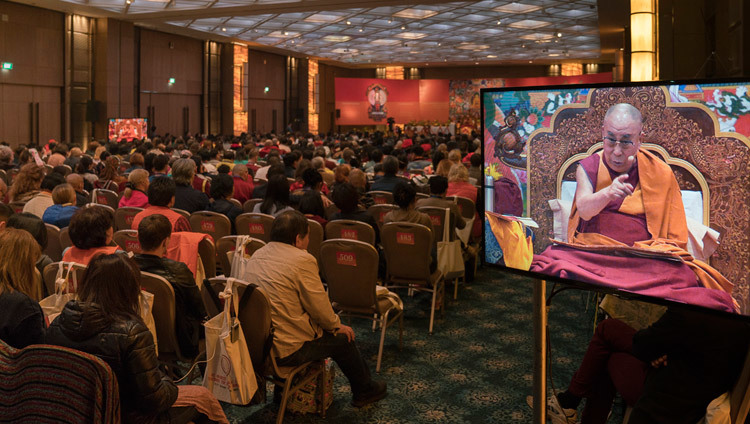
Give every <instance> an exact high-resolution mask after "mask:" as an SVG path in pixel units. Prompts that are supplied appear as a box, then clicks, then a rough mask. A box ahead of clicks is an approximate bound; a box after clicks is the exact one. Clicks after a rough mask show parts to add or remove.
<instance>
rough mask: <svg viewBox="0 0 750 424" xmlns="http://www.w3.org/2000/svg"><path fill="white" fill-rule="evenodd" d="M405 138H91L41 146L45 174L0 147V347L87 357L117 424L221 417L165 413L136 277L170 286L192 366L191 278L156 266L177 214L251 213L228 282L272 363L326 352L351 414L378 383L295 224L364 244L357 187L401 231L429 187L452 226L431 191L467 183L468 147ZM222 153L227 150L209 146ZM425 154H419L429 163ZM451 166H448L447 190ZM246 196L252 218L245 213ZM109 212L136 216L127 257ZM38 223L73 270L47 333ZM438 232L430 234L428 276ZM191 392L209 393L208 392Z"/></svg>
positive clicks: (371, 398)
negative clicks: (116, 408)
mask: <svg viewBox="0 0 750 424" xmlns="http://www.w3.org/2000/svg"><path fill="white" fill-rule="evenodd" d="M414 138H417V137H414ZM418 139H419V142H418V143H417V144H415V145H412V140H411V139H408V138H407V136H405V135H402V136H398V137H388V138H386V137H384V135H383V134H381V133H375V134H349V135H347V136H343V137H334V136H329V137H316V136H310V135H304V137H303V135H302V134H296V135H293V134H287V135H286V136H285V137H280V138H277V137H276V136H273V135H266V136H262V135H245V134H243V135H242V136H241V137H235V138H226V137H223V138H222V137H190V138H187V139H183V138H175V137H170V136H167V137H164V138H158V137H156V138H154V139H153V140H134V141H122V142H120V143H107V144H100V143H97V142H92V143H89V144H88V146H86V149H85V150H84V149H82V148H81V147H78V146H68V145H66V144H64V143H54V142H51V143H49V144H48V145H47V146H44V149H43V151H42V153H43V154H42V158H43V159H44V160H45V161H46V162H47V163H46V165H47V166H40V165H38V164H37V163H35V161H34V160H33V159H32V157H31V155H30V154H29V152H28V149H27V148H26V147H24V146H22V147H19V148H18V149H16V150H15V151H13V150H12V149H10V148H9V147H8V146H5V145H0V168H2V171H3V173H2V174H0V182H2V187H4V189H3V192H2V193H1V194H2V196H3V197H2V198H1V199H0V201H1V202H0V305H1V306H3V308H2V312H0V340H2V341H3V342H5V343H7V344H8V345H10V346H12V347H14V348H18V349H21V348H24V347H26V346H28V345H31V344H39V343H46V344H56V345H61V346H67V347H71V348H74V349H78V350H81V351H84V352H88V353H91V354H94V355H96V356H98V357H100V358H101V359H103V360H104V361H105V362H106V363H107V364H108V365H109V366H110V367H111V369H112V371H113V373H114V375H115V376H116V377H117V380H118V382H119V387H120V400H121V408H122V417H123V419H124V420H125V421H127V422H189V421H194V422H210V421H218V422H225V420H226V418H225V417H223V415H221V414H220V416H216V415H210V414H203V413H201V412H199V410H198V409H196V408H195V407H185V406H182V407H176V406H174V405H176V404H180V403H179V402H178V400H179V399H180V398H181V396H182V395H181V393H182V392H181V390H182V387H183V386H177V385H176V384H175V382H174V381H172V379H171V378H170V377H169V376H168V375H167V374H165V373H164V370H163V368H161V367H160V365H159V360H158V355H157V349H156V346H155V342H154V338H153V336H152V333H151V332H150V331H149V330H148V329H147V327H146V325H145V322H144V320H143V318H142V316H141V313H140V310H141V303H140V300H139V293H140V281H141V272H147V273H151V274H156V275H157V276H160V277H163V278H164V279H165V280H166V281H167V282H168V283H170V284H171V285H172V288H173V290H174V295H175V335H176V339H177V342H178V344H179V348H180V351H181V352H182V354H183V355H185V356H186V357H195V356H196V355H198V353H199V351H200V346H201V343H203V339H204V337H205V336H204V330H203V323H204V322H205V321H206V320H207V319H208V318H210V317H209V316H208V314H207V312H206V307H205V306H204V303H203V302H204V299H203V298H202V296H201V290H200V288H199V285H198V284H197V283H196V275H197V274H195V272H194V271H191V269H190V268H189V267H188V265H187V264H186V263H183V262H179V261H175V260H173V259H169V258H168V257H167V256H170V255H168V249H169V247H170V240H171V239H172V238H174V237H176V236H174V234H173V233H180V232H201V231H200V229H195V228H191V224H190V221H189V219H188V218H187V217H188V216H189V215H190V214H194V213H196V212H200V211H209V212H215V213H218V214H221V215H224V216H226V217H227V218H228V219H229V221H230V222H231V224H232V234H236V233H237V232H238V231H237V228H236V225H235V222H236V220H237V217H238V216H240V215H241V214H242V213H243V212H244V211H250V210H251V211H252V212H254V213H262V214H266V215H271V216H273V217H275V219H274V220H273V226H272V228H271V234H270V241H269V242H268V243H267V244H266V245H265V246H264V247H262V248H260V249H259V250H257V251H256V252H255V253H254V254H253V256H252V257H251V258H250V260H251V261H252V263H253V265H254V266H252V267H251V269H252V272H248V273H247V274H246V275H243V276H242V278H241V279H242V280H244V281H246V282H247V283H254V284H257V285H258V286H259V287H260V288H261V290H262V291H263V292H264V293H265V295H266V296H267V297H268V298H269V301H270V304H271V314H272V320H273V326H274V329H275V336H274V342H273V349H274V353H275V354H276V357H277V358H278V362H279V364H281V365H296V364H300V363H303V362H307V361H310V360H317V359H324V358H327V357H331V358H333V360H334V361H335V362H336V363H337V364H338V365H339V367H340V368H341V370H342V371H343V373H344V375H345V376H346V377H347V378H348V379H349V382H350V385H351V389H352V404H353V405H354V406H355V407H362V406H365V405H367V404H370V403H373V402H376V401H378V400H380V399H382V398H383V397H385V396H386V394H387V389H386V384H385V382H383V381H377V380H374V379H373V378H372V377H371V376H370V369H369V366H368V364H367V362H366V361H365V360H364V358H363V357H362V355H361V354H360V352H359V350H358V348H357V345H356V343H355V334H354V331H353V330H352V329H351V327H348V326H346V325H343V324H342V323H341V322H340V320H339V318H338V316H337V315H336V314H335V313H334V310H333V307H332V305H331V302H330V300H329V299H328V295H327V294H326V292H325V290H324V286H323V284H322V282H321V280H320V270H319V268H318V261H317V260H315V258H314V257H313V256H312V255H310V254H309V253H308V252H307V247H308V243H309V241H310V233H309V226H308V225H309V224H308V220H313V221H316V222H318V223H319V224H321V226H322V227H325V226H326V225H327V223H328V222H330V221H335V220H339V219H347V220H355V221H359V222H362V223H365V224H367V225H369V226H371V227H372V229H373V230H374V233H375V243H376V247H380V246H379V244H380V231H379V221H380V223H382V221H383V216H380V217H379V219H377V218H376V217H374V216H373V215H372V214H371V213H368V207H371V206H373V205H374V204H375V200H374V198H373V196H371V194H370V193H368V192H369V191H373V190H381V191H387V192H390V193H392V196H393V199H394V203H395V204H396V205H398V207H396V206H394V209H393V210H392V211H391V212H389V213H388V214H387V215H386V216H385V222H391V221H394V222H417V223H422V224H424V225H425V226H427V227H428V228H430V229H432V224H431V221H430V218H429V217H427V215H425V214H422V213H420V212H418V211H416V210H415V206H416V205H417V204H416V194H417V192H418V191H422V192H425V193H427V192H430V191H431V192H432V193H433V197H434V200H432V199H428V200H429V201H428V202H427V204H429V205H431V206H435V205H443V206H445V207H447V208H450V211H451V216H452V220H454V221H455V223H456V226H457V227H458V228H462V227H463V226H464V225H465V223H464V220H463V218H462V217H461V216H460V214H459V213H458V212H457V210H456V205H455V203H452V202H450V201H448V200H445V195H446V192H448V193H450V190H451V187H452V186H454V185H460V184H462V183H465V184H468V178H466V175H467V169H468V168H469V166H470V163H471V161H472V159H471V158H472V156H475V157H478V155H475V152H476V151H477V149H478V142H477V141H476V140H470V139H469V138H467V137H466V136H462V137H459V139H458V140H456V138H455V137H450V136H446V137H444V136H442V135H439V136H433V135H422V136H419V137H418ZM227 142H229V144H230V145H231V149H227V150H225V149H224V146H225V145H226V143H227ZM426 150H427V151H432V152H434V154H433V155H432V156H431V159H432V160H430V157H428V156H425V151H426ZM449 158H452V160H451V159H449ZM474 161H476V159H474ZM454 167H455V168H461V169H462V171H458V170H457V171H455V172H453V173H454V174H456V175H457V177H456V178H455V179H450V180H449V179H448V178H446V177H448V174H449V173H451V170H452V168H454ZM433 169H435V170H438V169H440V170H443V169H447V171H446V175H445V176H436V177H435V178H434V181H435V182H431V183H429V184H428V179H427V177H425V176H424V175H428V176H431V174H433V173H435V172H433ZM407 170H408V171H407ZM416 171H421V172H416ZM451 175H452V174H451ZM469 185H470V184H469ZM470 188H473V192H472V190H470V189H469V190H467V189H463V191H461V193H462V194H464V195H467V197H470V198H471V199H472V200H473V201H475V202H476V200H477V188H476V187H474V186H473V185H471V187H470ZM94 190H102V192H101V193H100V194H101V195H102V196H103V195H104V194H107V192H106V190H109V191H112V192H114V193H115V194H116V195H117V196H118V198H117V201H116V202H115V203H114V204H112V203H111V202H107V205H106V206H104V207H102V206H100V205H97V203H99V199H100V197H99V196H96V195H94V196H92V192H93V191H94ZM467 193H468V194H467ZM254 199H257V200H254ZM248 201H253V203H252V208H247V209H246V208H244V207H243V206H247V205H245V203H246V202H248ZM119 208H139V209H140V211H138V212H137V214H135V215H134V216H133V217H132V222H130V223H129V225H130V228H129V229H132V230H137V238H138V242H139V244H140V250H139V251H138V252H136V254H135V255H133V254H132V253H131V254H129V253H128V252H125V247H121V246H118V245H116V244H115V242H114V235H115V229H116V228H115V213H113V210H117V209H119ZM136 211H137V209H136ZM46 224H49V225H51V226H54V227H56V228H57V229H58V230H63V231H65V232H66V233H67V237H68V238H69V243H70V245H65V244H63V245H62V246H63V248H64V250H63V252H62V255H61V258H62V260H63V261H65V262H75V263H77V264H80V265H82V266H85V270H84V271H83V277H82V279H80V278H79V281H78V283H77V287H75V299H74V300H71V301H69V302H68V303H67V304H66V305H65V306H64V308H63V310H62V313H61V314H60V315H59V316H56V317H54V318H53V319H52V321H51V322H49V321H50V320H49V317H47V316H45V313H44V312H43V310H42V308H41V307H40V304H39V302H40V300H42V299H43V298H45V297H46V296H49V295H51V294H53V293H49V291H50V290H49V289H48V288H47V287H46V285H45V284H42V278H41V276H42V275H44V270H45V267H47V265H50V264H52V263H53V259H52V258H51V257H50V256H49V255H47V254H45V252H47V251H48V247H49V246H52V244H51V243H52V241H55V242H57V240H50V239H49V237H51V236H50V234H53V235H54V234H56V233H50V232H49V231H48V226H47V225H46ZM54 227H52V228H54ZM120 229H122V228H120ZM54 237H57V236H56V235H54ZM440 237H441V235H433V248H432V258H431V259H429V260H430V262H431V269H432V270H434V269H435V267H436V253H435V246H434V244H435V243H436V242H437V240H438V239H439V238H440ZM473 241H474V242H476V241H477V239H476V238H474V239H473ZM60 243H63V238H62V237H61V238H60ZM128 250H129V249H128ZM50 255H52V253H51V252H50ZM53 256H54V255H53ZM9 258H13V260H9ZM59 258H60V256H58V259H59ZM381 262H382V261H381ZM290 264H291V265H293V266H291V267H290V266H289V265H290ZM381 271H382V270H381ZM227 275H228V273H227ZM311 324H312V326H311ZM160 339H161V338H160ZM178 388H179V390H178ZM204 395H205V396H206V397H208V398H212V395H211V394H210V392H207V391H206V393H205V394H204ZM176 402H177V403H176ZM213 402H215V398H213ZM202 412H205V411H202Z"/></svg>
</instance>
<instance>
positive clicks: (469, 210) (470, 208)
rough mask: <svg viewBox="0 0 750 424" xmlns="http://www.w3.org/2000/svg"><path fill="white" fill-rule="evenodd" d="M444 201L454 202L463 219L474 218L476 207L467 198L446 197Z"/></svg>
mask: <svg viewBox="0 0 750 424" xmlns="http://www.w3.org/2000/svg"><path fill="white" fill-rule="evenodd" d="M446 199H448V200H450V201H455V202H456V204H457V205H458V210H459V212H461V216H462V217H463V218H465V219H471V218H474V217H475V216H476V213H477V205H476V204H474V201H473V200H471V199H469V198H467V197H461V196H448V197H446Z"/></svg>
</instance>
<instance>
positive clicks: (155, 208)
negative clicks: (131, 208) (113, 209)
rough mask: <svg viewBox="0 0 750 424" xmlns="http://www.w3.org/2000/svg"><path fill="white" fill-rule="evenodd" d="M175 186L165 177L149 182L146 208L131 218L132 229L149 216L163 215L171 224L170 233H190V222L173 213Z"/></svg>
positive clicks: (135, 228) (172, 181)
mask: <svg viewBox="0 0 750 424" xmlns="http://www.w3.org/2000/svg"><path fill="white" fill-rule="evenodd" d="M175 190H176V185H175V183H174V180H172V179H171V178H169V177H167V176H163V175H162V176H159V177H156V178H155V179H153V180H152V181H151V183H150V184H149V186H148V206H146V208H145V209H144V210H142V211H140V212H138V214H137V215H136V216H135V217H134V218H133V224H132V227H131V228H132V229H134V230H137V229H138V225H139V224H140V223H141V220H142V219H143V218H145V217H147V216H149V215H153V214H160V215H164V216H166V217H167V219H169V222H171V223H172V232H173V233H177V232H180V231H190V230H191V229H190V222H188V220H187V218H185V217H184V216H182V215H180V214H179V213H177V212H175V211H173V210H172V209H171V208H172V207H173V206H174V194H175Z"/></svg>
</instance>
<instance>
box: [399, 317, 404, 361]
mask: <svg viewBox="0 0 750 424" xmlns="http://www.w3.org/2000/svg"><path fill="white" fill-rule="evenodd" d="M403 346H404V311H400V312H399V315H398V351H399V352H401V349H402V348H403Z"/></svg>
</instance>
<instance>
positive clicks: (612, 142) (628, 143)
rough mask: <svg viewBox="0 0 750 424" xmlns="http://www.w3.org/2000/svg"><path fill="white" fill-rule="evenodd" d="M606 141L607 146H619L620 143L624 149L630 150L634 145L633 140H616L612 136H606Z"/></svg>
mask: <svg viewBox="0 0 750 424" xmlns="http://www.w3.org/2000/svg"><path fill="white" fill-rule="evenodd" d="M604 143H605V144H606V145H607V147H612V148H614V147H615V146H617V143H620V148H621V149H622V150H628V149H630V148H632V147H633V142H632V141H630V140H615V139H614V138H612V137H604Z"/></svg>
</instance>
